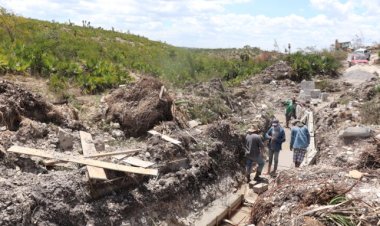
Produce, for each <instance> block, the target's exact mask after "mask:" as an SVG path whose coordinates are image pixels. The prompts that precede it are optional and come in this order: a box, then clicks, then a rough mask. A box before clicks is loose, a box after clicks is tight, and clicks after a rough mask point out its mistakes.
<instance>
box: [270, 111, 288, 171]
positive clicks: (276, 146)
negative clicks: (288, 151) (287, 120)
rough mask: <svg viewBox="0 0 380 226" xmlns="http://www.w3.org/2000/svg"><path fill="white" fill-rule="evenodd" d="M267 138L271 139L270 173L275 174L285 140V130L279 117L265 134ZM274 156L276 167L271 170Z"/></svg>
mask: <svg viewBox="0 0 380 226" xmlns="http://www.w3.org/2000/svg"><path fill="white" fill-rule="evenodd" d="M265 139H269V143H268V147H269V162H268V172H267V173H268V174H270V175H275V174H276V171H277V166H278V156H279V155H280V151H281V149H282V143H284V142H285V139H286V138H285V130H284V128H282V126H281V125H280V122H279V121H278V119H274V120H273V122H272V126H271V128H270V129H269V130H268V132H267V133H266V134H265ZM273 157H274V167H273V171H272V172H270V169H271V166H272V162H273Z"/></svg>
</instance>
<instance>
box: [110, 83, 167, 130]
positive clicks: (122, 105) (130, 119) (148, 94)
mask: <svg viewBox="0 0 380 226" xmlns="http://www.w3.org/2000/svg"><path fill="white" fill-rule="evenodd" d="M162 86H163V85H162V83H161V82H160V81H158V80H157V79H155V78H152V77H145V78H142V79H141V80H140V81H139V82H137V83H136V84H135V85H134V86H133V87H132V88H131V89H129V90H127V89H125V88H119V89H116V90H115V91H113V92H112V93H110V94H109V95H108V96H107V97H106V98H105V101H106V103H107V105H108V109H107V111H106V120H107V121H114V122H118V123H119V124H120V126H121V128H122V129H123V131H124V133H125V135H126V136H127V137H129V136H132V137H138V136H141V135H143V134H144V133H146V131H148V130H149V129H152V128H153V127H154V126H155V125H156V124H158V123H159V122H161V121H168V120H172V118H173V116H172V113H171V106H172V102H173V100H172V98H171V97H170V96H169V94H168V93H167V92H163V93H162V96H161V98H160V96H159V95H160V91H161V87H162Z"/></svg>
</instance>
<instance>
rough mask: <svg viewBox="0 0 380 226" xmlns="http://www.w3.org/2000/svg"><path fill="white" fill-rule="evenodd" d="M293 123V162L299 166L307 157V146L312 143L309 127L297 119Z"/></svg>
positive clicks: (291, 146) (291, 147)
mask: <svg viewBox="0 0 380 226" xmlns="http://www.w3.org/2000/svg"><path fill="white" fill-rule="evenodd" d="M293 125H294V126H293V128H292V130H291V136H292V137H291V139H290V150H291V151H293V162H294V164H295V165H296V167H297V168H298V167H300V165H301V163H302V161H303V159H304V158H305V154H306V150H307V147H308V146H309V144H310V133H309V130H308V129H307V127H306V126H305V125H304V124H303V123H302V122H301V121H299V120H295V121H294V122H293Z"/></svg>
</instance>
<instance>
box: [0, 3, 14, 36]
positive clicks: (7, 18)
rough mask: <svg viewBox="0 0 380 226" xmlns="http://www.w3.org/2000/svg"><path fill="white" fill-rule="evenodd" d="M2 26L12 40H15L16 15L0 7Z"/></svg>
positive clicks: (0, 22)
mask: <svg viewBox="0 0 380 226" xmlns="http://www.w3.org/2000/svg"><path fill="white" fill-rule="evenodd" d="M0 27H2V28H3V29H4V30H5V31H6V32H7V33H8V35H9V38H10V39H11V42H14V41H15V34H14V28H15V21H14V15H13V14H12V13H10V12H8V11H7V10H6V9H5V8H3V7H0Z"/></svg>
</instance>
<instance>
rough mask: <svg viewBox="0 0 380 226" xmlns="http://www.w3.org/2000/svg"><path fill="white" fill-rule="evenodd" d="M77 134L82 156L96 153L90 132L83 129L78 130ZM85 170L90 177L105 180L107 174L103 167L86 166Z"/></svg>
mask: <svg viewBox="0 0 380 226" xmlns="http://www.w3.org/2000/svg"><path fill="white" fill-rule="evenodd" d="M79 134H80V140H81V143H82V149H83V155H84V157H86V156H89V155H94V154H97V151H96V148H95V144H94V141H93V140H92V136H91V134H89V133H87V132H84V131H79ZM87 171H88V177H89V178H90V179H98V180H107V175H106V172H105V171H104V169H103V168H99V167H94V166H87Z"/></svg>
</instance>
